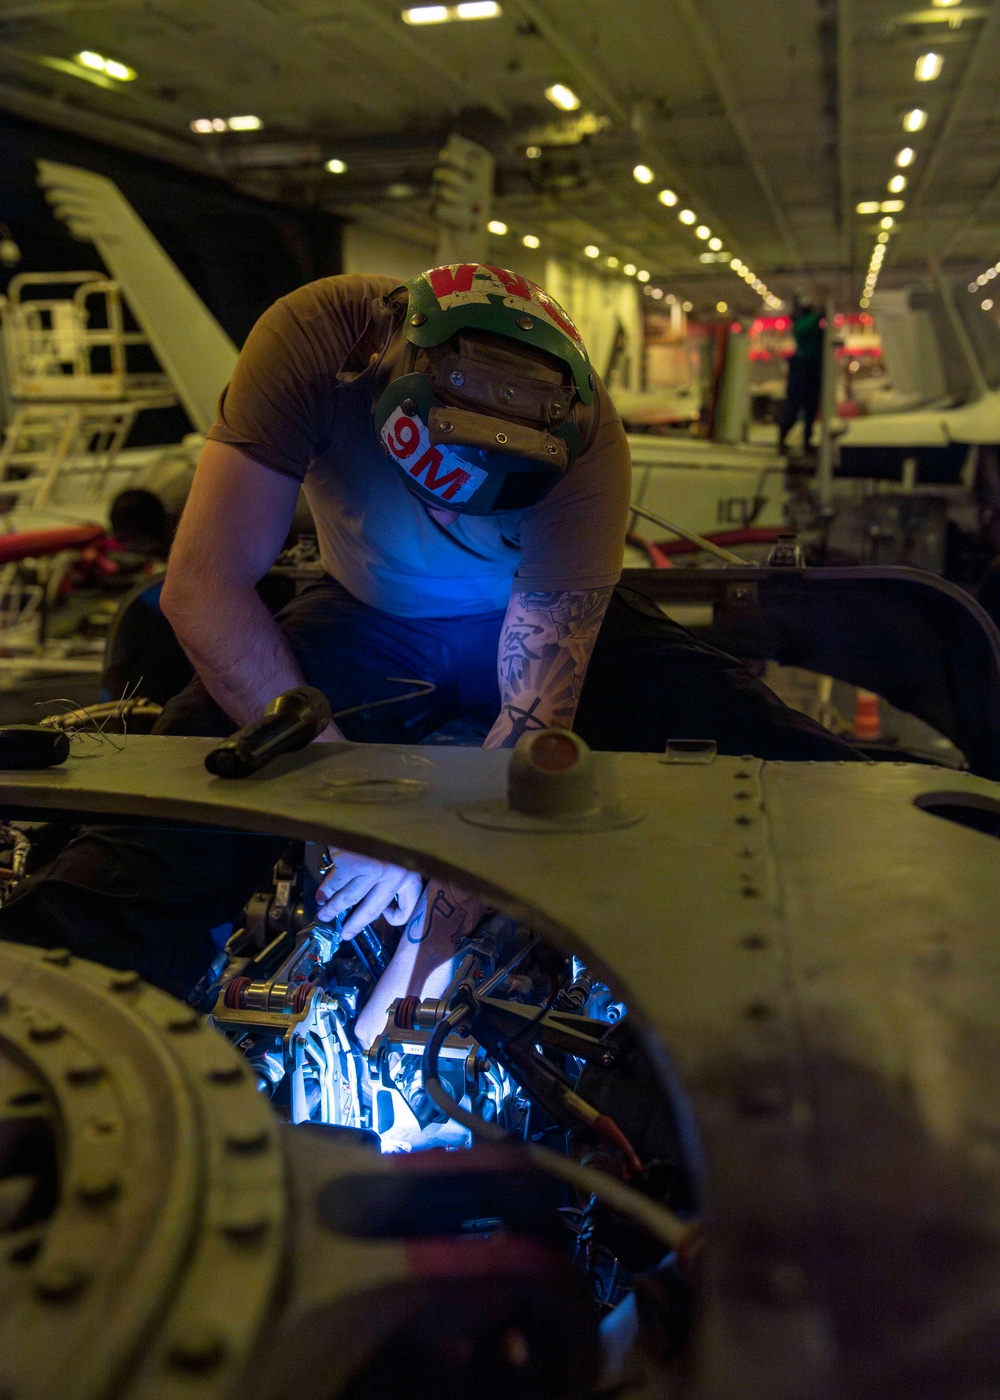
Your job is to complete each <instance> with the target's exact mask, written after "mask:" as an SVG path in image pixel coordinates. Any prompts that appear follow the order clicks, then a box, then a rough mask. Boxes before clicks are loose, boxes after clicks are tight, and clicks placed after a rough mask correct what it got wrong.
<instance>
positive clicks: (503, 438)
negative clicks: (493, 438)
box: [497, 433, 507, 447]
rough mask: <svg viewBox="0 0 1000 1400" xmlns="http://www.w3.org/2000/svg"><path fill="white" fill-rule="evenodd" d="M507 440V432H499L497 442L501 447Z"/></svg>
mask: <svg viewBox="0 0 1000 1400" xmlns="http://www.w3.org/2000/svg"><path fill="white" fill-rule="evenodd" d="M506 441H507V434H506V433H497V442H498V443H500V445H501V447H502V446H503V445H504V443H506Z"/></svg>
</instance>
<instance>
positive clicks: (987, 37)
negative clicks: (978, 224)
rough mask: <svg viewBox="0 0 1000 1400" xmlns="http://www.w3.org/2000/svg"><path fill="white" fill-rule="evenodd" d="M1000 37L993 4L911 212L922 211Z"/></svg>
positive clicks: (999, 14) (920, 176)
mask: <svg viewBox="0 0 1000 1400" xmlns="http://www.w3.org/2000/svg"><path fill="white" fill-rule="evenodd" d="M998 34H1000V6H998V5H995V4H994V5H993V6H991V8H990V11H989V14H988V15H987V17H986V20H985V22H984V24H983V27H982V29H981V30H980V31H979V37H978V38H977V40H976V43H975V47H974V48H973V50H972V53H970V54H969V57H968V61H967V62H966V65H965V70H964V72H963V73H962V76H961V78H960V79H959V81H958V84H957V85H956V87H955V91H954V93H953V94H952V98H951V102H950V103H949V104H948V111H947V112H946V114H945V118H944V121H943V122H942V123H941V125H940V126H939V127H938V131H937V136H936V137H935V139H934V143H933V145H932V146H931V149H930V154H929V155H928V157H927V160H926V161H925V162H924V163H923V165H922V166H921V167H920V169H919V172H918V177H917V183H916V188H915V189H914V190H913V191H912V193H911V194H910V197H909V199H908V200H907V205H908V212H909V213H912V212H913V211H914V210H916V209H919V208H920V206H921V204H923V203H924V200H925V198H926V196H927V194H928V192H929V191H930V188H931V184H932V182H933V180H934V176H935V174H936V172H937V168H938V166H939V165H940V164H941V161H942V160H943V159H944V154H945V150H946V148H947V145H948V142H949V141H950V140H951V134H952V132H953V131H954V129H955V126H956V123H957V122H958V120H959V118H960V117H961V116H962V114H963V110H964V108H965V104H966V102H967V101H968V99H969V96H970V94H971V92H972V89H973V87H974V86H975V83H976V80H977V79H978V77H979V71H980V68H981V67H982V64H983V61H984V59H985V57H986V54H987V51H988V50H989V49H990V47H991V45H992V44H993V43H994V42H995V40H996V38H997V35H998Z"/></svg>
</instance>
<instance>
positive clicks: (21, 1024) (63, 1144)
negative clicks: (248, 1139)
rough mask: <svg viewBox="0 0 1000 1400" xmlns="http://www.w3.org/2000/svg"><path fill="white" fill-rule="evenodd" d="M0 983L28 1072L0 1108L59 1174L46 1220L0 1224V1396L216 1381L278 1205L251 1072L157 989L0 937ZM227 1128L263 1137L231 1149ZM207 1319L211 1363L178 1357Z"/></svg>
mask: <svg viewBox="0 0 1000 1400" xmlns="http://www.w3.org/2000/svg"><path fill="white" fill-rule="evenodd" d="M0 986H2V987H3V989H4V992H5V994H6V1002H5V1010H4V1011H3V1012H2V1013H0V1062H2V1063H4V1064H5V1065H11V1064H13V1067H14V1071H15V1073H20V1074H21V1075H22V1076H23V1075H26V1074H27V1075H28V1087H22V1088H20V1089H18V1090H17V1091H15V1092H7V1095H6V1099H5V1101H4V1105H3V1108H2V1110H0V1111H2V1112H3V1113H5V1114H6V1115H8V1116H9V1115H12V1114H23V1113H24V1112H25V1111H29V1112H35V1113H38V1114H44V1115H46V1116H47V1118H48V1119H49V1120H50V1121H51V1123H52V1126H53V1129H54V1133H55V1136H56V1140H57V1142H58V1148H59V1175H60V1182H59V1187H60V1189H59V1196H58V1200H57V1202H56V1204H55V1207H54V1209H53V1211H52V1213H51V1215H49V1217H48V1218H47V1219H41V1220H38V1221H37V1222H36V1223H35V1224H33V1225H29V1226H27V1227H26V1228H25V1229H23V1230H21V1231H19V1232H18V1233H17V1235H16V1236H14V1237H11V1236H9V1235H8V1236H5V1237H3V1238H4V1246H5V1248H4V1251H3V1253H2V1254H0V1391H2V1392H3V1393H5V1394H6V1393H8V1392H9V1393H10V1394H11V1395H16V1396H17V1397H19V1400H20V1397H24V1400H31V1397H38V1400H42V1397H50V1396H52V1395H62V1396H72V1397H73V1400H77V1397H80V1400H85V1398H86V1400H89V1397H97V1396H101V1395H106V1394H110V1393H114V1391H115V1387H116V1385H117V1384H120V1383H123V1378H124V1377H125V1376H126V1375H130V1377H131V1379H130V1385H129V1390H128V1393H129V1395H130V1396H131V1395H136V1396H139V1395H149V1396H153V1395H155V1396H157V1397H169V1396H172V1395H173V1394H175V1393H176V1394H178V1395H180V1394H184V1395H190V1394H192V1393H196V1394H199V1395H211V1396H222V1395H225V1394H229V1393H231V1391H232V1388H233V1385H234V1381H235V1379H236V1377H238V1375H239V1374H240V1372H241V1370H242V1368H243V1366H244V1365H245V1362H246V1357H247V1353H248V1351H249V1348H250V1347H251V1345H252V1344H253V1343H254V1341H255V1340H256V1338H257V1335H258V1332H259V1327H260V1323H261V1320H262V1318H263V1317H264V1316H265V1315H266V1311H267V1307H268V1305H269V1303H270V1301H271V1297H272V1293H273V1289H274V1285H275V1281H276V1277H277V1271H278V1265H279V1259H280V1244H281V1236H282V1232H283V1223H284V1210H285V1187H284V1176H283V1162H282V1155H281V1152H280V1150H279V1148H278V1143H277V1132H276V1124H275V1123H274V1122H273V1119H272V1117H271V1114H270V1111H269V1108H268V1106H267V1104H266V1103H264V1102H262V1101H261V1098H260V1095H259V1094H258V1093H257V1090H256V1086H255V1084H254V1081H253V1079H252V1076H250V1075H249V1074H248V1073H247V1072H246V1070H245V1067H244V1065H243V1063H242V1061H241V1060H240V1058H239V1057H238V1055H237V1054H236V1052H235V1051H233V1050H232V1049H231V1048H230V1047H229V1046H228V1044H227V1043H226V1042H225V1041H223V1040H222V1038H221V1037H220V1036H218V1035H216V1034H215V1033H213V1032H211V1031H210V1030H208V1029H207V1028H206V1027H205V1026H204V1025H203V1024H202V1023H201V1022H200V1020H199V1019H198V1018H197V1017H196V1018H194V1025H193V1026H192V1027H190V1028H186V1029H185V1030H184V1032H183V1033H182V1034H178V1033H176V1032H171V1031H170V1030H169V1029H167V1028H168V1027H169V1026H170V1025H171V1023H176V1022H178V1021H179V1020H180V1019H183V1020H184V1021H185V1023H186V1022H187V1021H188V1020H189V1019H190V1018H189V1017H188V1016H187V1013H186V1010H185V1008H182V1007H181V1006H180V1005H179V1004H178V1003H177V1002H175V1001H173V1000H172V999H171V998H170V997H167V996H166V995H164V994H163V993H161V992H159V991H157V990H155V989H154V988H152V987H149V986H146V985H144V984H141V983H139V982H137V981H136V980H135V979H129V981H128V986H127V988H123V986H122V974H117V973H109V971H108V970H107V969H106V968H101V967H98V966H96V965H95V964H92V963H88V962H84V961H82V960H79V959H76V958H68V957H67V958H59V959H57V960H53V959H52V958H51V957H46V956H45V954H44V952H42V951H40V950H38V949H29V948H21V947H18V946H17V945H14V944H0ZM123 990H124V991H125V992H126V994H125V995H123ZM56 1024H58V1026H59V1028H60V1029H59V1034H58V1035H53V1034H51V1033H46V1034H43V1035H42V1036H39V1035H38V1030H39V1027H42V1028H43V1029H45V1030H46V1031H48V1030H49V1029H50V1028H51V1026H53V1025H56ZM33 1032H34V1034H33ZM19 1067H24V1068H19ZM11 1082H12V1081H11V1080H10V1077H9V1073H5V1075H4V1076H3V1086H4V1088H5V1089H6V1088H7V1087H8V1085H9V1084H10V1083H11ZM236 1132H241V1133H244V1134H246V1133H250V1132H256V1133H257V1134H258V1135H259V1136H261V1137H262V1138H263V1140H264V1141H265V1144H266V1146H265V1149H264V1150H262V1151H261V1152H259V1153H258V1154H256V1155H255V1156H254V1157H253V1158H252V1159H247V1160H245V1159H243V1158H242V1157H236V1158H234V1157H233V1156H232V1154H230V1153H229V1152H228V1150H227V1148H226V1138H227V1135H229V1134H232V1133H236ZM234 1203H238V1209H237V1218H238V1219H243V1218H245V1215H246V1213H247V1212H248V1211H250V1210H252V1211H253V1212H254V1215H255V1218H256V1219H257V1221H258V1222H260V1223H259V1228H258V1232H257V1243H256V1245H255V1246H254V1247H253V1248H248V1247H247V1244H246V1239H245V1237H241V1239H240V1240H239V1241H238V1242H234V1240H233V1238H232V1236H231V1234H227V1233H226V1231H225V1229H224V1227H225V1226H226V1224H227V1222H228V1220H229V1218H230V1216H231V1215H232V1213H233V1209H234ZM240 1213H242V1214H240ZM237 1297H238V1300H239V1302H238V1306H236V1305H234V1300H235V1299H236V1298H237ZM213 1300H215V1302H214V1305H213ZM216 1313H217V1314H218V1316H216V1315H215V1314H216ZM205 1328H209V1329H214V1335H215V1353H213V1359H212V1361H211V1364H209V1362H208V1360H207V1358H206V1357H203V1358H202V1362H201V1363H199V1364H198V1365H196V1366H193V1365H192V1363H191V1361H190V1355H188V1359H187V1361H178V1360H177V1356H178V1355H180V1354H182V1353H184V1354H187V1353H185V1348H187V1352H188V1353H192V1352H193V1351H195V1350H197V1347H196V1346H195V1343H194V1341H193V1340H192V1339H193V1338H194V1337H195V1334H196V1332H197V1331H198V1329H201V1330H202V1331H204V1329H205Z"/></svg>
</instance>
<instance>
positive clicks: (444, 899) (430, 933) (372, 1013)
mask: <svg viewBox="0 0 1000 1400" xmlns="http://www.w3.org/2000/svg"><path fill="white" fill-rule="evenodd" d="M487 912H488V906H487V905H486V904H484V903H483V901H482V900H481V899H478V898H477V897H476V896H475V895H471V894H467V893H466V892H465V891H464V890H459V889H456V888H455V887H454V886H453V885H446V884H441V883H440V882H439V881H437V880H431V881H430V883H429V884H428V886H427V888H426V890H425V891H424V892H423V894H422V896H421V897H420V899H419V901H418V902H417V905H416V907H415V908H414V909H413V911H412V913H411V915H410V918H409V920H408V921H407V924H406V927H405V929H404V930H403V936H402V937H401V938H400V940H399V947H398V948H397V949H396V951H395V953H394V954H393V956H392V961H391V962H390V963H389V966H388V967H387V968H386V970H385V972H384V973H383V974H382V976H381V977H380V978H379V980H378V983H377V985H376V987H375V989H374V991H373V992H372V994H371V996H370V997H369V998H368V1002H367V1004H366V1005H365V1008H364V1010H363V1011H362V1012H361V1015H360V1016H359V1017H358V1019H357V1023H356V1025H355V1027H354V1033H355V1035H356V1036H357V1038H358V1041H359V1043H360V1044H361V1045H362V1046H363V1047H364V1049H366V1050H367V1049H368V1048H369V1046H370V1045H371V1043H372V1041H373V1040H374V1039H375V1037H376V1036H377V1035H379V1034H380V1032H381V1031H383V1030H384V1029H385V1023H386V1019H387V1017H388V1015H389V1007H390V1006H391V1005H392V1003H393V1002H394V1001H395V1000H396V999H397V997H406V996H419V997H439V996H440V995H441V994H442V993H443V992H444V990H445V989H446V987H447V986H448V983H449V982H450V981H451V978H452V975H453V968H454V958H455V950H456V949H457V947H458V945H459V943H460V942H461V941H462V939H463V938H465V937H466V935H467V934H470V933H471V932H472V931H473V930H474V929H475V928H476V927H477V925H478V924H479V923H480V922H481V921H482V919H483V918H484V917H485V915H486V914H487Z"/></svg>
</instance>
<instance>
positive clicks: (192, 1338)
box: [167, 1326, 226, 1371]
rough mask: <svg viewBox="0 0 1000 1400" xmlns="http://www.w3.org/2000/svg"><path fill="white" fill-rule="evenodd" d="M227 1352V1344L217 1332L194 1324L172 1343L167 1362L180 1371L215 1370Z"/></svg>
mask: <svg viewBox="0 0 1000 1400" xmlns="http://www.w3.org/2000/svg"><path fill="white" fill-rule="evenodd" d="M225 1354H226V1344H225V1342H224V1341H223V1339H222V1338H221V1337H220V1336H219V1335H218V1334H217V1333H216V1332H212V1331H210V1330H209V1328H207V1327H198V1326H192V1327H189V1328H188V1329H187V1331H185V1332H184V1333H183V1334H182V1335H180V1336H178V1337H176V1338H175V1339H174V1341H173V1342H172V1343H171V1344H170V1347H169V1349H168V1351H167V1362H168V1364H169V1365H171V1366H175V1367H176V1368H177V1369H178V1370H180V1371H214V1370H215V1368H216V1367H217V1366H218V1365H219V1364H220V1363H221V1361H222V1359H223V1357H224V1356H225Z"/></svg>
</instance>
